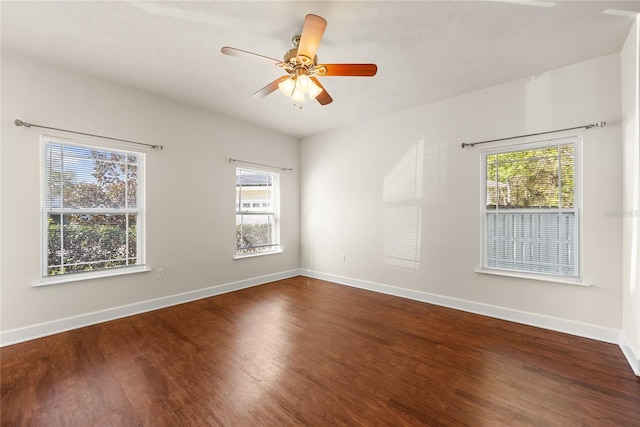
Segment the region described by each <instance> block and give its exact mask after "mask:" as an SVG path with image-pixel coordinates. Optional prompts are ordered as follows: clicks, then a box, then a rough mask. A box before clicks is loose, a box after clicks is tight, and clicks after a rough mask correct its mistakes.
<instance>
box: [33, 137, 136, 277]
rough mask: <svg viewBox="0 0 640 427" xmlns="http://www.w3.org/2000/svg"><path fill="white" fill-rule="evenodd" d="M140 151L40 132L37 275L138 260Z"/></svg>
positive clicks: (56, 273) (83, 270) (63, 272)
mask: <svg viewBox="0 0 640 427" xmlns="http://www.w3.org/2000/svg"><path fill="white" fill-rule="evenodd" d="M143 167H144V154H143V153H135V152H127V151H122V150H113V149H110V148H104V147H95V146H88V145H81V144H76V143H68V142H63V141H56V140H52V139H47V138H43V169H44V170H43V177H44V183H43V188H44V192H43V215H42V221H43V223H42V228H43V233H42V234H43V263H42V264H43V266H42V269H43V272H42V275H43V276H53V275H59V274H67V273H80V272H87V271H95V270H102V269H110V268H121V267H126V266H131V265H139V264H143V245H142V241H143V236H142V232H143V227H142V223H143V210H142V205H143V203H142V200H143V199H142V197H143V194H142V192H143V189H144V186H143V185H142V177H143Z"/></svg>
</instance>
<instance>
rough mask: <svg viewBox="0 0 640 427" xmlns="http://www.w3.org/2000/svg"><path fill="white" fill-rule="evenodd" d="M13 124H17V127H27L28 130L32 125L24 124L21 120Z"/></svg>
mask: <svg viewBox="0 0 640 427" xmlns="http://www.w3.org/2000/svg"><path fill="white" fill-rule="evenodd" d="M13 123H15V125H16V126H24V127H27V128H30V127H31V125H30V124H29V123H26V122H23V121H22V120H20V119H16V120H15V121H14V122H13Z"/></svg>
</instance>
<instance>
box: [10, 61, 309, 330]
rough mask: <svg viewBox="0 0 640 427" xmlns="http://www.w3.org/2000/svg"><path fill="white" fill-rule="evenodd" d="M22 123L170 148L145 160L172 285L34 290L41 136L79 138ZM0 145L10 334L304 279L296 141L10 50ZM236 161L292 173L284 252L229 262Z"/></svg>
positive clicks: (154, 241) (153, 224) (148, 280)
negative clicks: (300, 275)
mask: <svg viewBox="0 0 640 427" xmlns="http://www.w3.org/2000/svg"><path fill="white" fill-rule="evenodd" d="M211 96H215V94H211ZM17 118H19V119H22V120H24V121H27V122H32V123H37V124H42V125H45V126H52V127H59V128H66V129H73V130H79V131H84V132H88V133H94V134H99V135H107V136H111V137H116V138H124V139H129V140H134V141H141V142H146V143H151V144H162V145H164V147H165V149H164V150H163V151H155V150H152V149H149V150H148V152H147V153H148V154H147V175H146V181H147V185H146V189H147V205H146V207H147V264H148V265H149V266H150V267H151V268H157V267H163V268H164V270H165V278H164V279H156V276H155V273H154V272H150V273H140V274H134V275H127V276H120V277H112V278H108V279H107V278H105V279H98V280H90V281H82V282H75V283H69V284H60V285H52V286H45V287H33V285H34V284H36V283H38V281H39V278H40V213H39V212H40V171H39V137H40V135H41V134H42V133H44V134H49V135H55V136H62V137H69V138H73V139H78V138H80V139H82V137H79V136H74V135H69V134H65V133H64V132H58V131H48V130H42V129H36V128H31V129H27V128H24V127H16V126H14V124H13V121H14V119H17ZM1 136H2V145H1V149H2V157H1V159H2V163H1V166H2V171H1V179H2V188H1V194H2V212H1V214H2V216H1V218H2V219H1V220H2V227H1V230H2V243H1V244H2V261H1V276H0V280H1V292H2V294H1V300H2V302H1V328H2V332H3V333H5V332H7V331H11V330H15V329H16V328H17V329H20V328H29V327H31V326H33V325H36V324H39V323H47V322H54V323H55V322H56V321H60V320H61V319H65V318H68V317H72V316H82V315H85V314H87V313H94V312H100V311H102V310H107V311H109V310H112V309H114V308H115V307H121V306H127V305H130V304H136V303H139V302H142V301H148V300H152V299H157V298H160V299H162V298H165V297H167V296H172V295H176V294H181V293H184V292H191V291H195V290H199V289H203V288H208V287H211V286H217V285H223V284H229V283H235V282H238V281H240V282H242V281H246V280H250V279H254V278H256V277H262V276H269V275H274V274H277V273H281V272H287V271H291V270H294V271H296V272H297V269H298V266H299V246H298V245H299V228H300V223H299V141H298V140H296V139H294V138H290V137H286V136H282V135H279V134H275V133H273V132H269V131H265V130H261V129H259V128H256V127H253V126H251V125H247V124H244V123H240V122H236V121H233V120H230V119H228V118H225V117H221V116H218V115H214V114H210V113H206V112H203V111H200V110H197V109H193V108H189V107H186V106H183V105H179V104H176V103H173V102H170V101H167V100H163V99H160V98H157V97H154V96H151V95H149V94H146V93H143V92H140V91H138V90H135V89H131V88H127V87H123V86H120V85H116V84H113V83H111V82H108V81H105V80H100V79H96V78H92V77H89V76H87V75H84V74H80V73H77V72H75V71H72V70H70V69H65V68H60V67H57V66H53V65H49V64H46V63H42V62H38V61H35V60H32V59H29V58H26V57H23V56H21V55H18V54H16V53H14V52H10V51H6V50H3V51H2V133H1ZM103 142H104V141H103ZM229 157H234V158H239V159H244V160H251V161H255V162H260V163H266V164H275V165H283V166H287V167H292V168H293V172H287V173H283V174H282V175H281V187H282V193H281V194H282V223H283V227H282V233H281V240H282V244H283V247H284V253H282V254H277V255H269V256H262V257H255V258H251V259H242V260H233V259H232V257H233V255H234V253H235V232H234V229H235V210H234V209H235V208H234V206H235V165H233V164H230V163H229V162H228V158H229ZM149 307H151V306H149ZM125 311H126V310H125ZM107 317H108V316H107ZM71 326H73V325H71ZM54 329H55V328H54ZM46 332H47V331H45V333H46ZM49 332H51V330H49ZM26 335H29V334H28V333H26ZM26 335H25V336H26ZM18 338H20V337H18Z"/></svg>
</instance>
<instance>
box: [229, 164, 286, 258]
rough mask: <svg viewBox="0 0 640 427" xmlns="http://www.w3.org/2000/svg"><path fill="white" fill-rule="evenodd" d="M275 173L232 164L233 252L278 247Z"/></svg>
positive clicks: (266, 249)
mask: <svg viewBox="0 0 640 427" xmlns="http://www.w3.org/2000/svg"><path fill="white" fill-rule="evenodd" d="M278 214H279V212H278V174H276V173H273V172H266V171H258V170H250V169H243V168H236V254H238V255H243V254H251V253H263V252H273V251H276V250H277V249H278V248H279V232H278V221H279V218H278Z"/></svg>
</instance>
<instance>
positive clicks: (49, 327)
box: [0, 269, 300, 347]
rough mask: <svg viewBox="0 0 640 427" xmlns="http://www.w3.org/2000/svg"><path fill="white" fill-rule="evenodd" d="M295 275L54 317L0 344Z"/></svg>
mask: <svg viewBox="0 0 640 427" xmlns="http://www.w3.org/2000/svg"><path fill="white" fill-rule="evenodd" d="M298 275H300V270H297V269H296V270H289V271H283V272H280V273H274V274H268V275H265V276H259V277H254V278H251V279H245V280H239V281H237V282H231V283H225V284H222V285H217V286H211V287H208V288H204V289H198V290H196V291H190V292H184V293H181V294H176V295H170V296H166V297H162V298H157V299H153V300H148V301H142V302H137V303H134V304H129V305H124V306H120V307H114V308H109V309H106V310H100V311H94V312H92V313H86V314H81V315H78V316H72V317H66V318H64V319H57V320H53V321H50V322H44V323H39V324H36V325H31V326H26V327H23V328H16V329H10V330H7V331H2V332H0V347H4V346H8V345H12V344H18V343H21V342H24V341H29V340H33V339H36V338H41V337H45V336H47V335H53V334H58V333H60V332H65V331H69V330H72V329H78V328H82V327H85V326H90V325H95V324H97V323H102V322H107V321H109V320H115V319H119V318H122V317H127V316H132V315H134V314H140V313H145V312H147V311H152V310H157V309H160V308H165V307H170V306H172V305H177V304H183V303H185V302H189V301H195V300H199V299H202V298H208V297H212V296H215V295H220V294H225V293H227V292H232V291H237V290H240V289H245V288H250V287H252V286H258V285H263V284H265V283H269V282H273V281H276V280H281V279H287V278H290V277H295V276H298Z"/></svg>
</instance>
